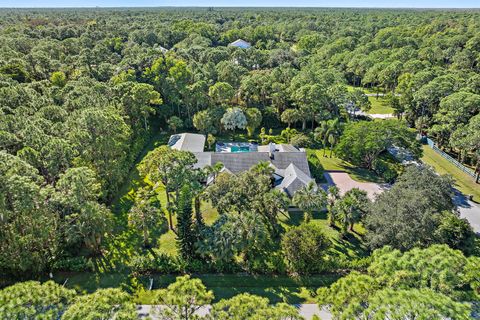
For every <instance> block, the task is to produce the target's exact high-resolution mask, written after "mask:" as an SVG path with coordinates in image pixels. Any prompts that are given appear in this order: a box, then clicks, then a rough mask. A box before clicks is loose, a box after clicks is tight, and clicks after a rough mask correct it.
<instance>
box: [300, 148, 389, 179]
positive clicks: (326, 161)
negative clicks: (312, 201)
mask: <svg viewBox="0 0 480 320" xmlns="http://www.w3.org/2000/svg"><path fill="white" fill-rule="evenodd" d="M309 151H310V152H315V154H316V155H317V157H318V159H319V160H320V163H321V164H322V166H323V169H324V170H325V171H342V172H346V173H348V174H349V175H350V177H352V179H354V180H356V181H359V182H376V183H382V182H383V180H382V179H381V178H380V177H379V176H377V175H376V174H375V173H374V172H372V171H369V170H367V169H363V168H358V167H356V166H354V165H352V164H350V163H348V162H346V161H344V160H342V159H340V158H337V157H335V154H334V153H333V154H332V156H330V151H329V150H324V149H317V150H312V149H310V150H309ZM324 151H326V152H324ZM324 154H325V155H324Z"/></svg>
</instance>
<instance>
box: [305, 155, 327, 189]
mask: <svg viewBox="0 0 480 320" xmlns="http://www.w3.org/2000/svg"><path fill="white" fill-rule="evenodd" d="M307 160H308V167H309V168H310V173H311V175H312V177H313V178H314V179H315V181H317V182H321V181H324V179H325V177H324V176H323V173H324V171H325V170H324V169H323V166H322V163H321V162H320V159H318V157H317V155H316V154H315V152H313V151H307Z"/></svg>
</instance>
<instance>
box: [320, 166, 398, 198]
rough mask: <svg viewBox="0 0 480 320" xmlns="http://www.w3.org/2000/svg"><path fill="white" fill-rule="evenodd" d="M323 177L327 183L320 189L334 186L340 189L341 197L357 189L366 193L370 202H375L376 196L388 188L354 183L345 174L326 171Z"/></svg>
mask: <svg viewBox="0 0 480 320" xmlns="http://www.w3.org/2000/svg"><path fill="white" fill-rule="evenodd" d="M323 175H324V176H325V179H326V180H327V183H326V184H323V185H322V187H323V188H324V189H325V190H326V189H327V188H328V187H329V186H331V185H336V186H337V187H338V189H340V194H341V195H343V194H345V192H347V191H349V190H351V189H353V188H358V189H360V190H364V191H366V192H367V194H368V197H369V198H370V199H371V200H375V195H376V194H380V193H382V192H383V191H384V190H386V189H388V188H389V185H388V184H378V183H373V182H358V181H355V180H353V179H352V178H351V177H350V175H349V174H348V173H346V172H337V171H327V172H325V173H324V174H323Z"/></svg>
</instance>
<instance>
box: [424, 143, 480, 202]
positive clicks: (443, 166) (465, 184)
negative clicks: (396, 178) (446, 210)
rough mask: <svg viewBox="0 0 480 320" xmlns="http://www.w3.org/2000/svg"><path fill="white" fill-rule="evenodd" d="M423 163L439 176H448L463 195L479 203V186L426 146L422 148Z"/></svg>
mask: <svg viewBox="0 0 480 320" xmlns="http://www.w3.org/2000/svg"><path fill="white" fill-rule="evenodd" d="M421 160H422V161H423V162H425V163H426V164H429V165H431V166H432V167H434V168H435V170H436V171H437V172H438V173H440V174H450V175H451V176H452V177H453V178H454V179H455V186H456V188H457V189H458V190H460V191H461V192H463V193H464V194H467V195H468V194H471V195H473V199H474V200H475V201H476V202H480V184H477V183H475V180H474V179H473V178H472V177H471V176H469V175H467V174H466V173H464V172H463V171H461V170H460V169H458V168H457V167H455V166H454V165H453V164H451V163H450V162H449V161H448V160H447V159H445V158H444V157H442V156H441V155H439V154H438V153H436V152H435V151H434V150H433V149H432V148H430V147H429V146H428V145H424V146H423V157H422V158H421Z"/></svg>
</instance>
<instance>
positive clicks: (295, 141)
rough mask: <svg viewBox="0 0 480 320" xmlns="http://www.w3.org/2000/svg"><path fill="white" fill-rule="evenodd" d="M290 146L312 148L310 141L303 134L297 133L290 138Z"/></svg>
mask: <svg viewBox="0 0 480 320" xmlns="http://www.w3.org/2000/svg"><path fill="white" fill-rule="evenodd" d="M290 144H292V145H293V146H295V147H297V148H309V147H311V146H312V139H311V138H310V137H309V136H307V135H305V134H303V133H298V134H295V135H294V136H292V138H291V139H290Z"/></svg>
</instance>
